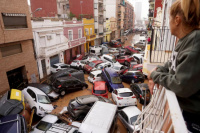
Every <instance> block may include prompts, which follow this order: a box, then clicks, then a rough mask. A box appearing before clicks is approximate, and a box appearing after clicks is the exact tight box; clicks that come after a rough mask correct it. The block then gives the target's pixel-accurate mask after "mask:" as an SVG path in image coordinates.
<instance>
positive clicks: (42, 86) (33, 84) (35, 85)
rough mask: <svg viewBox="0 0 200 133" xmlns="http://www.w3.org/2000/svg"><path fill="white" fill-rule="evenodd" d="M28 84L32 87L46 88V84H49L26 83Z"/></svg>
mask: <svg viewBox="0 0 200 133" xmlns="http://www.w3.org/2000/svg"><path fill="white" fill-rule="evenodd" d="M28 86H32V87H35V88H38V89H41V88H44V87H45V88H46V86H49V85H48V84H40V83H30V84H28Z"/></svg>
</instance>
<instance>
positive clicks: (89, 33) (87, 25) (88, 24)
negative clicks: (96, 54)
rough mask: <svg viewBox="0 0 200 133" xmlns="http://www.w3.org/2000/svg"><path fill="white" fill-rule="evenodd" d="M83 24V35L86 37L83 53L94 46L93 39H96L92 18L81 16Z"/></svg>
mask: <svg viewBox="0 0 200 133" xmlns="http://www.w3.org/2000/svg"><path fill="white" fill-rule="evenodd" d="M83 24H84V36H85V37H86V43H85V45H84V46H85V53H86V54H87V53H89V47H90V46H94V40H95V39H96V34H95V28H94V19H86V18H83Z"/></svg>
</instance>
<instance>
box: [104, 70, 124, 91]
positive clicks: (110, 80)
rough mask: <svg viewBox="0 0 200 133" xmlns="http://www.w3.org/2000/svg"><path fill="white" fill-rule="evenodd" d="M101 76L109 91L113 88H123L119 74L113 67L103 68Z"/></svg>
mask: <svg viewBox="0 0 200 133" xmlns="http://www.w3.org/2000/svg"><path fill="white" fill-rule="evenodd" d="M101 77H102V79H103V80H104V81H105V82H106V84H107V86H108V91H109V92H112V91H113V90H115V89H118V88H124V85H123V84H122V80H121V79H120V76H119V74H118V73H117V72H116V71H115V70H114V69H113V68H105V69H103V70H102V73H101Z"/></svg>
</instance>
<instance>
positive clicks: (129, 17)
mask: <svg viewBox="0 0 200 133" xmlns="http://www.w3.org/2000/svg"><path fill="white" fill-rule="evenodd" d="M132 28H134V8H133V6H132V4H131V3H130V2H128V1H126V7H125V15H124V30H128V29H132Z"/></svg>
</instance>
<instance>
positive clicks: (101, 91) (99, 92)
mask: <svg viewBox="0 0 200 133" xmlns="http://www.w3.org/2000/svg"><path fill="white" fill-rule="evenodd" d="M94 93H95V94H105V93H106V90H94Z"/></svg>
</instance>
